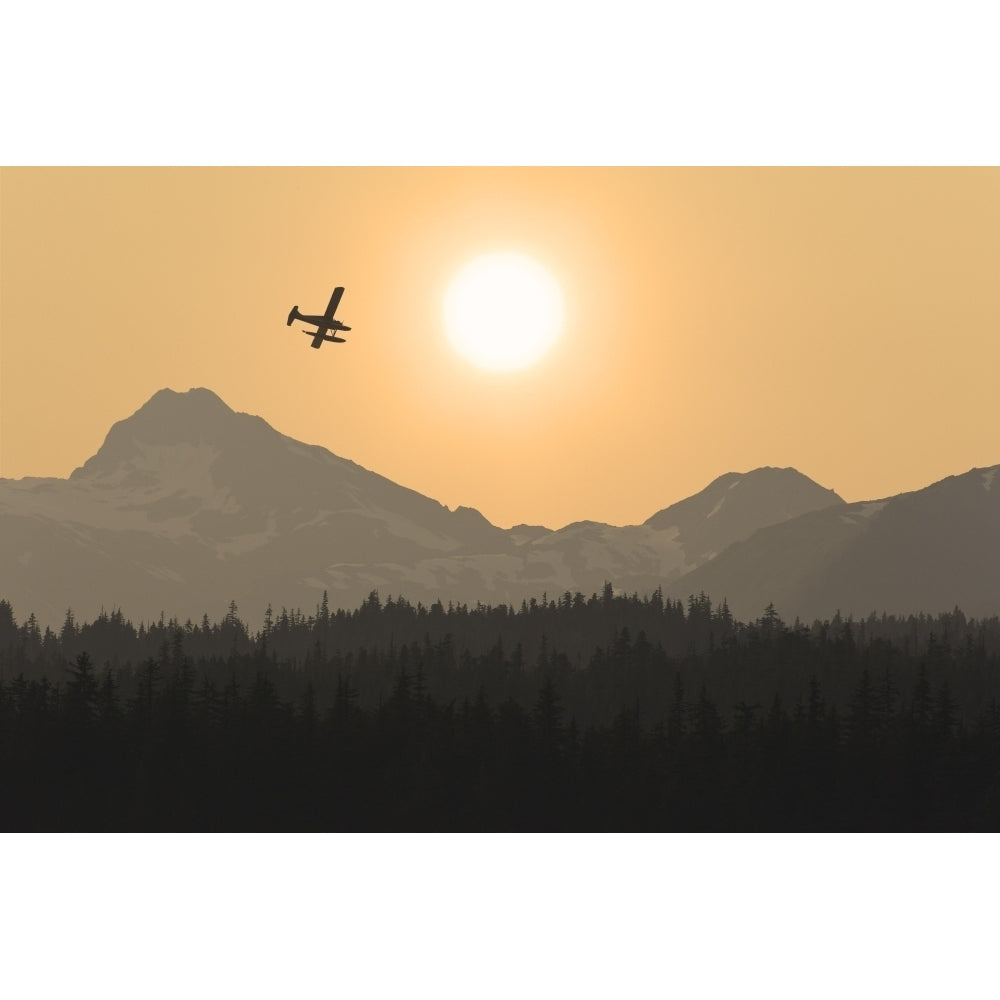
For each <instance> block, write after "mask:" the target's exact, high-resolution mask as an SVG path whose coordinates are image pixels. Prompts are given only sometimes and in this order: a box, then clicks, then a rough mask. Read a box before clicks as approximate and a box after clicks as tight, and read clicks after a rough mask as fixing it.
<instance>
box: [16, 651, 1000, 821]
mask: <svg viewBox="0 0 1000 1000" xmlns="http://www.w3.org/2000/svg"><path fill="white" fill-rule="evenodd" d="M0 810H2V820H0V825H2V828H3V829H5V830H27V831H41V830H107V831H114V830H125V831H134V830H202V831H239V830H327V831H332V830H353V831H375V830H610V831H631V830H699V831H700V830H744V831H749V830H763V831H774V830H833V831H838V830H841V831H852V830H945V831H954V830H996V829H997V828H998V825H1000V709H998V706H997V703H996V702H995V701H994V702H992V703H991V704H990V705H988V706H986V707H985V708H984V709H983V711H981V712H980V713H979V715H978V717H977V719H976V721H975V722H974V723H973V724H972V725H966V724H964V723H962V722H960V721H959V720H958V719H957V715H956V711H955V705H954V703H953V702H952V700H951V699H950V697H949V696H948V692H947V689H946V688H945V687H942V688H939V689H938V690H937V691H936V692H935V691H933V690H932V688H931V686H930V685H929V684H928V683H927V681H926V678H925V677H924V676H922V675H921V676H920V677H919V679H918V681H917V684H916V686H915V687H914V689H913V690H912V691H910V692H907V693H904V692H901V691H899V690H898V689H897V688H896V687H895V685H894V684H893V682H892V680H891V678H890V677H886V678H884V679H882V680H880V681H876V680H875V679H873V678H872V677H870V676H869V675H868V674H867V673H864V674H863V675H862V678H861V680H860V681H859V683H858V684H857V686H856V688H855V690H854V692H853V695H852V698H851V700H850V703H849V706H848V708H847V711H846V712H844V713H841V712H838V711H837V709H836V708H835V707H833V706H832V705H831V704H830V703H829V702H828V701H827V700H826V699H825V697H824V695H823V691H822V688H821V686H820V685H819V683H818V682H816V681H815V680H814V681H811V682H810V684H809V696H808V699H807V700H806V701H805V703H800V704H796V705H794V706H790V705H787V704H785V703H784V702H783V701H782V699H781V698H780V697H777V696H776V697H774V698H773V699H772V700H771V702H770V703H769V704H767V705H763V706H762V705H756V704H747V703H745V702H741V703H739V704H738V705H737V706H736V707H735V710H734V711H733V712H732V714H731V715H730V716H729V717H728V718H727V717H725V716H724V715H723V714H722V713H720V711H719V710H718V707H717V705H716V704H715V703H714V702H713V701H712V700H711V699H709V698H708V697H707V695H706V693H705V691H704V689H702V690H701V691H700V692H698V693H695V694H693V695H692V694H689V693H688V692H687V691H686V690H685V689H684V685H683V683H682V682H680V680H679V679H678V678H675V680H674V692H673V695H672V698H671V700H670V702H669V706H668V710H667V712H666V713H665V715H664V717H663V718H662V719H659V720H657V721H655V722H653V723H652V724H651V725H650V724H648V723H647V722H646V720H645V718H644V716H643V713H642V709H641V707H640V706H639V705H636V706H633V707H631V708H628V707H623V708H622V709H620V710H619V711H618V712H617V713H616V714H615V717H614V718H613V719H612V721H611V722H610V723H608V724H601V725H588V726H585V727H583V726H580V725H579V724H578V722H577V720H576V719H575V718H573V717H569V716H568V715H567V712H566V708H565V705H564V703H563V701H562V699H561V697H560V695H559V692H558V689H557V687H556V684H555V682H554V681H553V679H552V678H551V676H547V675H546V676H544V677H541V678H537V684H536V687H535V696H534V699H533V703H532V704H531V706H530V707H527V708H526V707H524V706H522V705H521V704H520V703H519V702H517V701H515V700H514V699H513V698H507V699H505V700H503V701H501V702H499V703H492V702H491V701H490V700H489V699H488V698H487V697H486V695H485V693H484V692H483V691H480V693H479V695H478V696H477V697H476V698H475V699H474V700H469V699H463V700H462V701H461V702H460V703H456V702H455V701H451V702H449V703H447V704H442V703H441V702H439V701H438V700H437V699H435V698H433V697H432V696H431V695H430V694H429V692H428V689H427V686H426V684H425V683H424V680H423V678H422V676H421V673H420V672H419V671H418V672H416V673H410V672H409V671H406V670H403V671H401V672H400V673H399V674H398V675H397V677H396V679H395V682H394V685H393V688H392V691H391V692H390V693H389V695H388V696H387V697H386V698H384V699H382V700H381V702H380V703H379V704H378V706H377V707H375V708H373V709H364V708H361V707H360V706H359V705H358V698H357V690H356V689H355V688H354V687H353V685H352V683H351V681H350V680H349V679H346V678H344V677H343V676H340V677H338V679H337V683H336V690H335V695H334V699H333V704H332V705H331V707H330V708H329V709H328V710H327V711H325V712H320V711H318V710H317V708H316V699H315V696H314V692H313V691H312V688H311V686H310V685H309V684H308V683H307V685H306V687H305V690H304V692H303V694H302V695H301V697H300V698H299V699H298V700H297V701H295V702H291V701H284V700H282V699H281V698H280V697H279V695H278V693H277V690H276V688H275V685H274V683H273V682H272V681H271V679H270V677H269V676H268V675H267V674H264V673H258V674H257V675H256V676H255V677H254V678H253V680H252V681H251V682H249V683H247V684H241V683H240V682H239V681H238V680H236V679H235V678H234V679H232V680H231V681H230V682H229V683H227V684H226V685H225V686H223V687H221V688H220V687H217V686H216V685H215V684H214V683H212V682H211V681H210V680H208V679H207V678H205V677H203V678H202V679H201V680H200V681H199V680H198V679H197V678H196V677H195V675H194V672H193V671H192V670H191V669H190V666H189V665H188V664H186V663H185V662H184V661H183V660H182V661H181V662H180V663H179V664H176V665H175V666H174V667H172V668H171V670H170V672H169V673H168V674H167V675H166V676H161V675H160V674H159V672H158V665H157V664H155V663H153V662H151V663H150V664H148V665H147V666H146V667H145V668H143V669H142V670H141V671H140V675H139V687H138V690H137V693H136V695H135V696H134V697H132V698H130V699H128V700H127V701H123V700H122V698H121V696H120V692H119V690H118V688H117V685H116V683H115V681H114V678H113V676H112V674H111V672H110V670H108V669H106V670H105V671H104V673H103V674H100V675H99V674H98V673H97V672H95V671H94V669H93V665H92V664H91V663H90V661H89V658H88V657H87V655H86V654H85V653H81V654H80V655H79V656H78V657H77V658H76V660H75V661H74V662H73V664H71V666H70V667H69V669H68V679H67V680H66V682H65V683H64V684H60V685H54V684H51V683H50V682H49V681H48V680H47V679H43V680H41V681H35V680H32V681H26V680H24V679H23V678H18V679H16V680H15V681H13V682H3V683H0Z"/></svg>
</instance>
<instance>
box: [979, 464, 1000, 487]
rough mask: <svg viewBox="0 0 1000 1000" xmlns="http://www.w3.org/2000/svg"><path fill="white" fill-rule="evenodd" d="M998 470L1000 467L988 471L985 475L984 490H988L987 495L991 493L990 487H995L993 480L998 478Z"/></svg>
mask: <svg viewBox="0 0 1000 1000" xmlns="http://www.w3.org/2000/svg"><path fill="white" fill-rule="evenodd" d="M998 468H1000V466H995V467H994V468H992V469H987V470H986V471H985V472H984V473H983V489H984V490H986V492H987V493H988V492H989V491H990V487H991V486H992V485H993V480H994V479H995V478H996V474H997V469H998Z"/></svg>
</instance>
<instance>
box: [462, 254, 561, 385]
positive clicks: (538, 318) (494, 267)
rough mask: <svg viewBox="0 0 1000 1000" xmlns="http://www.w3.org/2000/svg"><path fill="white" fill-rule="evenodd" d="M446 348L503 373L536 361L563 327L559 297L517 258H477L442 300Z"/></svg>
mask: <svg viewBox="0 0 1000 1000" xmlns="http://www.w3.org/2000/svg"><path fill="white" fill-rule="evenodd" d="M444 317H445V329H446V330H447V333H448V339H449V340H450V341H451V344H452V346H453V347H454V348H455V350H457V351H458V352H459V354H461V355H462V357H464V358H466V359H467V360H468V361H471V362H472V363H473V364H474V365H477V366H478V367H480V368H486V369H489V370H490V371H495V372H505V371H514V370H516V369H518V368H526V367H528V366H529V365H533V364H535V363H536V362H538V361H540V360H541V359H542V358H543V357H544V356H545V354H546V353H547V352H548V350H549V349H550V348H551V347H552V345H553V344H554V343H555V341H556V338H557V337H558V336H559V331H560V329H561V328H562V324H563V302H562V293H561V291H560V289H559V286H558V284H556V281H555V279H554V278H553V277H552V275H551V274H549V272H548V271H546V270H545V268H543V267H542V266H541V265H540V264H538V263H537V262H536V261H534V260H532V259H531V258H530V257H525V256H524V255H522V254H517V253H496V254H490V255H489V256H486V257H479V258H477V259H476V260H474V261H472V262H471V263H470V264H468V265H467V266H466V267H465V268H463V270H461V271H460V272H459V273H458V274H457V275H456V276H455V278H454V280H453V281H452V283H451V285H450V286H449V288H448V292H447V294H446V296H445V300H444Z"/></svg>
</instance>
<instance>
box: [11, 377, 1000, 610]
mask: <svg viewBox="0 0 1000 1000" xmlns="http://www.w3.org/2000/svg"><path fill="white" fill-rule="evenodd" d="M995 471H996V470H992V472H995ZM969 476H971V477H972V479H970V480H969V482H970V483H972V484H973V485H972V486H968V487H962V488H961V489H959V488H958V487H956V488H955V489H951V488H949V489H946V490H944V491H943V492H940V495H939V493H938V492H933V493H932V491H934V490H936V489H937V487H931V488H930V490H926V491H921V492H920V493H918V494H908V495H907V497H909V498H914V499H907V497H897V498H894V499H893V500H892V501H880V502H878V503H876V504H868V505H865V504H851V505H845V504H844V502H843V500H842V499H841V498H840V497H838V496H837V494H836V493H834V492H833V491H832V490H827V489H824V488H822V487H820V486H818V485H817V484H816V483H814V482H812V481H811V480H810V479H808V478H807V477H805V476H803V475H801V474H800V473H798V472H796V471H795V470H794V469H770V468H767V469H757V470H755V471H753V472H748V473H729V474H727V475H725V476H722V477H720V478H719V479H717V480H715V481H714V482H713V483H711V484H710V485H709V486H708V487H706V489H704V490H702V491H701V492H700V493H698V494H697V495H695V496H693V497H690V498H688V499H687V500H683V501H681V502H680V503H677V504H674V505H672V506H671V507H668V508H666V509H665V510H662V511H660V512H658V513H656V514H654V515H653V516H652V517H650V518H649V520H648V521H647V522H646V523H645V524H641V525H630V526H627V527H614V526H611V525H607V524H599V523H596V522H593V521H581V522H577V523H575V524H571V525H567V526H566V527H564V528H561V529H560V530H558V531H553V530H550V529H548V528H545V527H541V526H532V525H518V526H516V527H514V528H511V529H510V530H509V531H505V530H502V529H500V528H498V527H495V526H494V525H492V524H490V523H489V522H488V521H487V520H486V518H484V517H483V516H482V515H481V514H480V513H479V512H478V511H475V510H473V509H471V508H468V507H459V508H457V509H456V510H449V509H448V508H447V507H444V506H443V505H442V504H440V503H438V502H436V501H434V500H432V499H429V498H428V497H425V496H422V495H421V494H419V493H416V492H414V491H413V490H410V489H406V488H405V487H403V486H399V485H397V484H395V483H393V482H391V481H389V480H388V479H385V478H384V477H382V476H379V475H377V474H376V473H374V472H369V471H368V470H366V469H363V468H361V467H360V466H358V465H356V464H355V463H354V462H350V461H347V460H345V459H342V458H338V457H337V456H336V455H334V454H332V453H331V452H329V451H327V450H326V449H324V448H320V447H316V446H312V445H306V444H302V443H301V442H298V441H295V440H294V439H292V438H289V437H287V436H285V435H283V434H280V433H279V432H278V431H276V430H274V429H273V428H272V427H270V426H269V425H268V424H267V423H266V422H265V421H264V420H262V419H261V418H260V417H255V416H250V415H248V414H244V413H235V412H233V411H232V410H231V409H230V408H229V407H228V406H226V405H225V403H223V402H222V400H220V399H219V398H218V396H216V395H215V394H214V393H212V392H209V391H208V390H207V389H192V390H190V391H189V392H185V393H177V392H172V391H171V390H167V389H164V390H162V391H160V392H158V393H156V395H154V396H153V397H152V398H151V399H150V400H149V401H148V402H147V403H146V404H145V405H144V406H143V407H141V408H140V409H139V410H138V411H137V412H136V413H134V414H133V415H132V416H131V417H129V418H128V419H127V420H123V421H120V422H119V423H116V424H115V425H114V426H113V427H112V428H111V430H110V431H109V433H108V435H107V438H106V440H105V442H104V444H103V445H102V446H101V448H100V450H99V451H98V452H97V454H96V455H94V456H93V457H92V458H90V459H89V460H88V461H87V462H86V463H85V464H84V465H83V466H82V467H81V468H79V469H77V470H76V471H75V472H73V474H72V475H71V476H70V478H69V479H68V480H60V479H22V480H0V597H3V598H6V599H7V600H9V601H10V602H11V603H12V604H13V605H14V610H15V614H16V615H17V616H18V618H19V620H23V619H24V618H25V617H26V616H27V614H28V613H29V612H31V611H34V612H35V613H36V614H37V615H38V616H39V619H40V620H41V621H42V622H43V623H49V624H52V625H53V626H54V627H58V625H59V624H61V622H62V619H63V616H64V615H65V613H66V609H67V608H72V609H73V611H74V613H75V615H76V616H77V618H80V619H91V618H93V617H94V616H96V614H97V613H98V611H99V610H100V608H101V607H102V606H103V607H105V608H106V609H111V608H114V607H120V608H121V609H122V611H123V612H124V613H125V614H126V616H128V617H131V618H132V619H133V620H135V621H139V620H150V619H154V618H158V617H159V615H160V612H161V611H162V612H164V613H165V614H166V615H167V616H168V617H170V616H177V617H178V618H180V619H181V621H183V620H184V619H185V618H187V617H191V618H192V619H199V618H200V616H201V615H202V614H203V613H206V612H207V613H208V614H209V615H210V616H211V617H212V618H221V617H222V615H223V614H224V613H225V610H226V608H227V606H228V603H229V601H230V600H231V599H232V600H235V601H236V602H237V604H238V605H239V608H240V613H241V615H242V616H243V617H244V618H245V619H247V620H249V621H250V622H251V623H259V622H260V620H261V619H262V617H263V613H264V609H265V608H266V606H267V604H268V603H269V602H270V603H271V604H272V605H273V606H274V609H275V611H278V610H280V608H281V607H283V606H284V607H288V608H296V607H300V608H302V609H303V610H304V611H305V612H306V613H311V612H312V611H314V610H315V607H316V605H317V604H318V603H319V602H320V600H321V598H322V594H323V591H324V590H327V591H328V592H329V600H330V603H331V605H332V606H334V607H336V606H344V607H356V606H357V605H359V604H360V603H361V602H362V601H363V600H364V598H365V597H366V596H367V595H368V593H369V592H370V591H371V590H372V589H376V588H377V589H378V590H379V591H380V593H381V595H382V597H383V598H385V597H386V596H388V595H389V594H393V595H400V594H402V595H403V596H405V597H406V598H408V599H409V600H410V601H413V602H416V601H422V602H424V603H426V604H429V603H431V602H433V601H435V600H438V599H440V600H442V601H444V602H445V603H447V602H448V601H449V600H454V601H459V602H468V603H470V604H474V603H476V602H477V601H484V602H490V603H499V602H513V603H518V604H519V603H520V601H521V600H522V599H525V598H530V597H540V596H541V595H542V594H543V593H548V595H549V596H550V597H555V596H557V595H559V594H562V593H563V592H565V591H570V592H574V593H575V592H576V591H582V592H583V593H584V594H586V595H588V596H589V594H591V593H594V592H598V591H600V590H601V588H602V587H603V585H604V582H605V581H608V580H610V581H611V582H612V583H613V584H614V586H615V588H616V589H617V590H625V591H628V592H632V591H638V592H639V593H648V592H651V591H652V590H654V589H655V588H656V587H657V586H663V587H664V590H665V592H667V593H672V594H676V595H678V596H681V597H686V596H687V595H688V594H689V593H698V592H699V591H700V590H705V592H706V593H708V594H709V595H710V596H711V597H712V598H713V599H714V600H720V599H721V598H722V597H723V596H725V597H727V598H728V599H729V603H730V607H731V608H732V610H733V611H734V613H736V614H737V615H742V616H745V617H756V616H757V615H759V614H760V612H761V610H762V609H763V605H765V604H766V603H767V602H768V601H770V600H773V601H774V602H775V603H776V605H777V606H778V608H779V611H780V612H781V613H782V614H783V615H786V616H787V615H788V614H790V613H795V611H797V610H798V609H799V608H800V607H801V608H802V609H806V608H809V609H812V608H816V609H817V610H816V612H815V613H816V614H820V615H827V616H828V615H830V614H832V613H833V611H834V610H836V607H837V606H838V605H839V606H840V607H841V608H842V609H844V610H845V612H846V609H847V608H848V607H849V606H853V605H850V604H849V603H848V602H847V601H845V600H842V599H841V595H843V594H847V595H849V596H850V597H851V600H852V601H853V602H857V603H858V606H859V607H863V609H864V610H865V611H866V612H867V611H868V610H870V609H871V608H870V607H869V606H868V605H869V604H871V606H872V607H878V608H880V609H881V608H882V607H887V608H889V609H902V610H910V609H915V610H918V609H920V608H927V609H933V610H939V609H942V608H950V607H952V606H953V605H954V604H955V603H959V604H960V605H961V606H962V607H963V608H966V609H967V610H969V611H970V613H973V608H978V607H980V606H981V605H982V604H983V603H984V602H986V603H989V601H990V600H992V599H993V598H992V596H991V595H994V594H996V593H997V588H996V587H995V586H994V582H995V581H996V578H997V571H996V569H995V567H996V566H997V565H1000V557H998V546H997V520H996V515H997V510H998V508H997V501H998V500H1000V482H998V484H997V486H996V487H995V488H994V487H992V478H990V473H989V472H987V473H984V474H981V475H979V478H978V479H976V478H975V475H974V474H972V473H970V474H969ZM966 478H967V477H957V479H956V482H961V481H964V480H966ZM950 482H951V480H946V481H945V483H950ZM976 484H978V486H977V485H976ZM937 486H939V487H940V486H943V484H937ZM977 489H978V492H977ZM925 493H926V494H928V497H927V498H924V494H925ZM883 508H884V509H883ZM887 515H888V516H887ZM991 518H992V520H991ZM875 528H877V531H875V530H874V529H875ZM991 532H992V534H991ZM862 538H863V539H864V540H863V541H862ZM918 538H919V542H918V541H917V539H918ZM991 553H992V555H993V557H994V558H993V559H992V561H991V559H990V554H991ZM932 567H936V573H935V574H931V568H932ZM932 575H933V576H934V577H935V580H934V585H933V586H931V584H930V583H929V582H926V581H925V582H924V583H923V584H922V583H921V582H920V579H921V577H929V576H932ZM991 587H992V588H993V589H990V588H991ZM942 595H946V596H947V599H946V600H942ZM831 602H832V603H831ZM977 602H978V603H977ZM810 613H812V611H810Z"/></svg>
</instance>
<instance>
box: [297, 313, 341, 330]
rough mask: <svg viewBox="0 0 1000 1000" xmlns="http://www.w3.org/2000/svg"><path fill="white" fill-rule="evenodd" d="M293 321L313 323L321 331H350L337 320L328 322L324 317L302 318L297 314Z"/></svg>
mask: <svg viewBox="0 0 1000 1000" xmlns="http://www.w3.org/2000/svg"><path fill="white" fill-rule="evenodd" d="M295 319H300V320H302V322H303V323H314V324H315V325H316V326H318V327H319V328H320V329H321V330H350V327H349V326H344V324H343V323H341V322H340V320H339V319H335V320H328V319H327V318H326V317H325V316H303V315H302V313H299V314H298V315H297V316H296V317H295Z"/></svg>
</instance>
